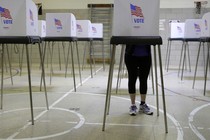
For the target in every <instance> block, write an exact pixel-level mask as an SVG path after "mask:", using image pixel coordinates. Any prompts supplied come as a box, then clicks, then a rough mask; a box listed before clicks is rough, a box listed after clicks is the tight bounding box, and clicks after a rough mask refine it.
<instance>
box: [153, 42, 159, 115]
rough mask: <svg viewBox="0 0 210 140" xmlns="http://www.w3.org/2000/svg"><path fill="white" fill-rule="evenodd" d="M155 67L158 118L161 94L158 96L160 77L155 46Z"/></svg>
mask: <svg viewBox="0 0 210 140" xmlns="http://www.w3.org/2000/svg"><path fill="white" fill-rule="evenodd" d="M154 65H155V85H156V104H157V116H159V98H158V96H159V94H158V76H157V54H156V47H155V45H154Z"/></svg>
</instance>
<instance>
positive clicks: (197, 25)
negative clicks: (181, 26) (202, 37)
mask: <svg viewBox="0 0 210 140" xmlns="http://www.w3.org/2000/svg"><path fill="white" fill-rule="evenodd" d="M194 27H195V30H196V31H197V32H199V31H201V28H200V25H199V24H196V23H195V24H194Z"/></svg>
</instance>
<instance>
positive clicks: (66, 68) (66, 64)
mask: <svg viewBox="0 0 210 140" xmlns="http://www.w3.org/2000/svg"><path fill="white" fill-rule="evenodd" d="M70 46H71V42H69V47H68V51H67V57H65V55H64V60H65V77H66V76H67V70H68V66H69V51H70V49H71V47H70ZM63 48H65V46H64V44H63ZM63 54H65V51H64V52H63Z"/></svg>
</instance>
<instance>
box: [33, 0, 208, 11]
mask: <svg viewBox="0 0 210 140" xmlns="http://www.w3.org/2000/svg"><path fill="white" fill-rule="evenodd" d="M33 1H34V2H36V3H42V6H43V9H86V8H87V4H90V3H103V4H104V3H113V1H114V0H33ZM207 1H208V4H207V7H210V0H207ZM194 7H195V4H194V0H160V8H194Z"/></svg>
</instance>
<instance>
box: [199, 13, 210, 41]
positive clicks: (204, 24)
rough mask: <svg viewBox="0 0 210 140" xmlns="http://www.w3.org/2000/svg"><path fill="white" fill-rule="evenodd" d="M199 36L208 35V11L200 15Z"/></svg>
mask: <svg viewBox="0 0 210 140" xmlns="http://www.w3.org/2000/svg"><path fill="white" fill-rule="evenodd" d="M201 32H202V33H201V36H202V37H210V12H208V13H205V14H204V15H203V17H202V26H201Z"/></svg>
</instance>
